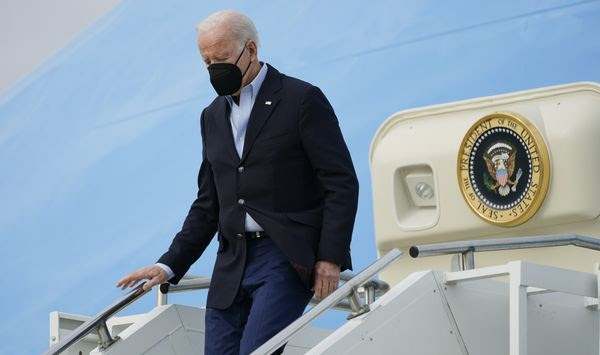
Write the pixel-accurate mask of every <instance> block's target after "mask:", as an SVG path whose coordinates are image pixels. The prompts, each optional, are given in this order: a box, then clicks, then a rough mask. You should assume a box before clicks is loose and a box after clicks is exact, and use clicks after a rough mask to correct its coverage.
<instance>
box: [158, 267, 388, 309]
mask: <svg viewBox="0 0 600 355" xmlns="http://www.w3.org/2000/svg"><path fill="white" fill-rule="evenodd" d="M355 276H356V275H355V274H353V273H351V272H347V271H344V272H342V273H341V274H340V281H344V282H347V281H349V280H351V279H352V278H354V277H355ZM209 286H210V277H207V276H195V275H194V276H192V275H187V274H186V276H184V279H182V280H181V281H179V283H178V284H177V285H171V284H169V283H164V284H162V285H160V287H158V290H157V304H156V305H157V306H163V305H166V304H167V294H169V293H176V292H182V291H191V290H206V289H208V288H209ZM389 289H390V286H389V285H388V284H387V283H386V282H383V281H381V280H377V279H372V280H369V281H368V282H366V283H365V284H364V285H363V290H362V292H359V293H360V294H362V295H363V298H364V299H365V303H370V301H372V300H373V299H374V298H376V297H379V296H381V295H382V294H384V293H386V292H387V291H388V290H389ZM319 302H320V300H318V299H316V298H314V297H313V298H312V299H311V300H310V303H311V304H317V303H319ZM335 308H336V309H339V310H344V311H354V309H353V308H352V304H351V302H350V301H344V300H342V301H340V302H339V303H338V304H337V305H336V306H335Z"/></svg>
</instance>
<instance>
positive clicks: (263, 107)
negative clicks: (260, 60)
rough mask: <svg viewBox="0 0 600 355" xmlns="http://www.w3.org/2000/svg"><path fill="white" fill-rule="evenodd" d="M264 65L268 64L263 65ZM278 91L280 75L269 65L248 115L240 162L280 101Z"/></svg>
mask: <svg viewBox="0 0 600 355" xmlns="http://www.w3.org/2000/svg"><path fill="white" fill-rule="evenodd" d="M265 65H268V64H266V63H265ZM279 89H281V74H280V73H279V72H278V71H277V69H275V68H273V67H272V66H270V65H269V68H268V70H267V76H266V77H265V81H263V83H262V86H261V87H260V90H259V92H258V96H257V97H256V101H254V106H253V107H252V112H251V113H250V118H249V119H248V128H247V129H246V138H245V139H244V150H243V151H242V159H241V160H242V161H244V159H246V156H248V152H250V149H252V145H253V144H254V141H255V140H256V137H257V136H258V134H259V133H260V131H261V129H262V128H263V126H264V125H265V123H266V122H267V120H268V119H269V117H271V113H273V111H274V110H275V107H277V104H278V103H279V100H280V99H281V95H280V93H279Z"/></svg>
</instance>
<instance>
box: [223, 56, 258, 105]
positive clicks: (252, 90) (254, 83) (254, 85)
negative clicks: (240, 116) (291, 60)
mask: <svg viewBox="0 0 600 355" xmlns="http://www.w3.org/2000/svg"><path fill="white" fill-rule="evenodd" d="M261 65H262V66H261V68H260V70H259V71H258V74H256V77H255V78H254V80H252V82H251V83H250V84H248V85H246V86H244V87H243V88H242V90H240V96H241V95H242V94H243V92H244V91H246V90H248V89H250V97H251V99H252V101H254V97H255V96H256V94H257V93H258V91H259V90H260V87H261V86H262V83H263V81H265V77H266V76H267V64H266V63H263V62H261ZM225 98H226V99H227V102H229V105H230V106H233V99H232V98H231V95H227V96H225Z"/></svg>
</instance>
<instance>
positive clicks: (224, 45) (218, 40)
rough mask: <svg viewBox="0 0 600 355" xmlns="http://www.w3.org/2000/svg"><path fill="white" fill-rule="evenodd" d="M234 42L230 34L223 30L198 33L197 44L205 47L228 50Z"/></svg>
mask: <svg viewBox="0 0 600 355" xmlns="http://www.w3.org/2000/svg"><path fill="white" fill-rule="evenodd" d="M234 42H235V41H233V40H232V38H231V35H230V34H228V33H226V32H224V31H214V32H208V33H202V34H199V35H198V45H199V46H200V47H202V48H206V49H209V48H210V49H214V50H228V49H231V48H232V47H233V44H234Z"/></svg>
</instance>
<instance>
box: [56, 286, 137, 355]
mask: <svg viewBox="0 0 600 355" xmlns="http://www.w3.org/2000/svg"><path fill="white" fill-rule="evenodd" d="M144 284H145V282H143V283H141V284H139V285H138V286H137V287H136V288H134V289H133V290H131V291H130V292H129V293H128V294H126V295H125V296H123V297H121V299H119V300H118V301H116V302H115V303H113V304H111V305H110V306H108V307H106V308H105V309H103V310H102V311H101V312H100V313H98V314H97V315H96V316H94V317H93V318H92V319H90V320H88V321H86V322H85V323H83V324H82V325H80V326H79V327H77V328H76V329H75V330H74V331H73V332H72V333H71V334H69V335H68V336H67V337H66V338H64V339H62V340H61V341H60V342H58V343H57V344H55V345H53V346H52V347H51V348H50V349H48V351H46V352H45V353H44V355H56V354H59V353H61V352H62V351H64V350H65V349H67V348H68V347H69V346H71V345H73V344H75V343H76V342H77V341H79V340H80V339H81V338H83V337H84V336H86V335H88V334H89V333H91V332H92V331H94V330H97V331H98V335H99V337H100V344H99V345H98V346H99V348H100V349H106V348H107V347H109V346H110V345H111V344H112V343H114V342H115V341H117V340H118V339H119V337H118V336H117V337H115V338H113V337H111V335H110V332H109V330H108V327H107V326H106V321H107V320H108V319H109V318H110V317H112V316H113V315H114V314H116V313H118V312H119V311H121V310H122V309H123V308H125V307H127V306H128V305H129V304H131V303H132V302H134V301H135V300H137V299H138V298H140V297H141V296H143V295H144V294H146V293H147V292H148V291H149V290H147V291H144V289H143V286H144Z"/></svg>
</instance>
